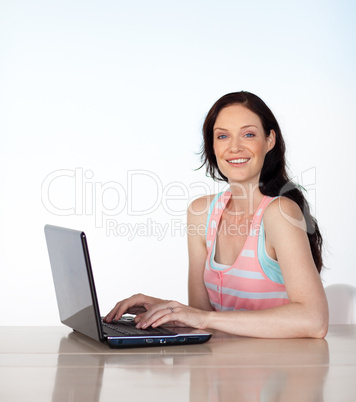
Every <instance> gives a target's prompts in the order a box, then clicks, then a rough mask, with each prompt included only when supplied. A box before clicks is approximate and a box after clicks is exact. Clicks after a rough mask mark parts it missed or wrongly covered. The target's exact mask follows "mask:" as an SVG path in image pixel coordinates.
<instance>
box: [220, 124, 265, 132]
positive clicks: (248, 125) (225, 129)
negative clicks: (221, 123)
mask: <svg viewBox="0 0 356 402" xmlns="http://www.w3.org/2000/svg"><path fill="white" fill-rule="evenodd" d="M248 127H256V128H258V127H257V126H255V125H254V124H247V125H246V126H242V127H240V129H242V128H248ZM215 130H222V131H229V130H228V129H227V128H221V127H215V128H214V131H215Z"/></svg>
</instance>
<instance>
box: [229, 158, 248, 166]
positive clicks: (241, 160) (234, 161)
mask: <svg viewBox="0 0 356 402" xmlns="http://www.w3.org/2000/svg"><path fill="white" fill-rule="evenodd" d="M249 160H250V158H237V159H229V160H227V162H228V163H230V164H231V165H242V164H244V163H246V162H248V161H249Z"/></svg>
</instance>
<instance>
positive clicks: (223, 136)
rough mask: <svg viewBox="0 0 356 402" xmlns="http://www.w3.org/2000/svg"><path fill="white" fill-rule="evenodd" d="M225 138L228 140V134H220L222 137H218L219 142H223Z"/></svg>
mask: <svg viewBox="0 0 356 402" xmlns="http://www.w3.org/2000/svg"><path fill="white" fill-rule="evenodd" d="M224 138H227V135H226V134H220V135H218V136H217V139H218V140H223V139H224Z"/></svg>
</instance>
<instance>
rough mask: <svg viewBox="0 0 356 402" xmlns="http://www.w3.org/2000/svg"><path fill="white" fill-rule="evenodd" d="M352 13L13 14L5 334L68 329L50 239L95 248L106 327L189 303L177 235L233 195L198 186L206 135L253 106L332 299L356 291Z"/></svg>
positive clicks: (253, 7)
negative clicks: (342, 288)
mask: <svg viewBox="0 0 356 402" xmlns="http://www.w3.org/2000/svg"><path fill="white" fill-rule="evenodd" d="M354 4H355V3H354V2H353V1H346V0H338V1H325V0H323V1H310V0H308V1H282V0H281V1H277V0H275V1H264V0H261V1H258V0H252V1H248V2H247V1H238V0H236V1H208V0H205V1H203V0H198V1H194V0H189V1H186V0H181V1H179V2H178V1H156V0H152V1H141V0H136V1H133V2H129V1H121V0H117V1H115V0H106V1H100V2H99V1H94V0H92V1H79V0H76V1H72V0H70V1H69V0H61V1H59V0H57V1H44V0H43V1H39V0H32V1H30V2H29V1H25V0H22V1H21V0H2V2H1V5H0V68H1V71H0V132H1V144H0V164H1V193H0V197H1V198H0V270H1V271H0V273H1V280H0V309H1V310H0V320H1V321H0V323H1V325H17V324H21V325H30V324H33V325H57V324H58V323H59V318H58V313H57V305H56V300H55V293H54V287H53V283H52V277H51V272H50V267H49V260H48V255H47V249H46V245H45V239H44V234H43V226H44V225H45V224H46V223H51V224H56V225H60V226H67V227H71V228H76V229H80V230H84V231H85V232H86V234H87V236H88V241H89V247H90V250H91V258H92V264H93V269H94V275H95V279H96V283H97V292H98V296H99V300H100V304H101V310H102V313H103V314H104V313H106V312H107V310H108V309H109V308H110V307H112V305H113V304H114V303H115V302H116V301H117V300H118V299H120V298H123V297H126V296H129V295H130V294H132V293H136V292H145V293H148V294H152V295H157V296H160V297H166V298H173V299H178V300H180V301H182V302H187V265H188V260H187V247H186V237H185V235H184V233H180V230H179V229H181V228H183V229H184V224H185V210H186V207H187V205H188V203H189V202H190V201H192V199H194V198H195V197H197V196H199V195H203V194H206V193H207V192H208V191H211V192H213V191H214V192H216V191H217V190H218V189H219V188H220V187H221V186H218V185H217V184H214V182H213V181H212V180H211V179H208V178H206V177H205V172H204V171H203V169H201V170H198V171H196V170H195V169H196V168H198V167H199V166H200V159H199V156H198V155H197V153H198V152H199V149H200V144H201V126H202V123H203V120H204V117H205V115H206V113H207V111H208V110H209V108H210V107H211V106H212V104H213V103H214V102H215V100H217V99H218V98H219V97H220V96H222V95H224V94H225V93H228V92H233V91H239V90H248V91H251V92H254V93H256V94H257V95H259V96H260V97H261V98H262V99H263V100H265V102H266V103H267V104H268V105H269V106H270V107H271V109H272V111H273V112H274V113H275V115H276V117H277V119H278V120H279V123H280V125H281V128H282V132H283V133H284V136H285V140H286V143H287V147H288V154H287V157H288V161H289V167H290V173H291V176H292V177H295V178H296V179H297V180H298V181H299V183H301V184H303V185H304V187H306V188H307V190H308V197H309V199H310V201H311V203H312V205H313V209H314V212H315V214H316V217H317V219H318V221H319V224H320V227H321V230H322V233H323V235H324V240H325V246H326V248H325V257H324V258H325V265H326V267H327V268H326V269H325V270H324V273H323V275H322V277H323V281H324V284H325V285H328V284H332V283H336V282H347V283H351V284H353V285H356V269H355V262H354V261H355V257H354V256H355V247H354V245H355V240H356V235H355V227H354V226H355V223H356V219H355V217H356V212H355V206H354V205H355V198H356V194H355V193H356V191H355V178H354V174H355V171H356V157H355V139H354V136H355V133H356V123H355V118H354V115H355V111H354V109H355V100H356V97H355V90H356V82H355V76H356V75H355V71H356V56H355V49H356V48H355V45H356V35H355V20H356V15H355V14H356V13H355V5H354ZM135 171H136V173H137V174H136V175H135V176H132V174H133V173H134V172H135ZM140 171H141V172H140ZM130 172H131V173H130ZM144 172H146V173H144ZM130 174H131V176H132V177H133V179H132V180H131V181H130V180H128V177H129V176H130ZM71 175H72V176H71ZM46 178H47V180H46ZM51 178H52V180H50V179H51ZM128 181H129V182H128ZM174 183H175V184H174ZM130 186H131V187H130ZM117 190H119V192H117ZM161 190H162V191H161ZM174 195H175V196H180V197H181V198H180V199H178V200H176V201H172V200H171V198H172V196H174ZM176 198H177V197H176ZM110 210H111V212H110ZM133 210H134V211H138V215H137V216H133V213H132V211H133ZM150 210H151V211H150ZM144 211H146V212H144ZM103 212H106V213H107V214H108V213H116V216H115V217H113V216H108V215H107V214H106V215H105V214H103ZM61 214H62V216H61ZM101 218H102V219H101ZM109 219H110V221H109ZM112 219H115V220H116V221H117V222H118V223H119V224H120V225H121V226H120V231H121V232H120V235H119V236H114V233H113V231H111V232H110V231H108V225H109V224H111V223H110V222H112V221H111V220H112ZM173 220H174V222H175V223H174V222H173ZM128 225H131V227H136V228H139V229H140V233H137V234H136V236H134V237H133V238H132V239H131V238H129V235H128V234H126V233H124V230H125V229H127V228H128V227H129V226H128ZM135 225H136V226H135ZM167 225H169V226H170V229H169V231H168V233H166V235H165V236H163V238H160V239H159V238H158V237H157V235H156V234H155V233H153V232H152V233H151V235H149V233H148V232H147V231H148V230H153V229H152V228H153V226H156V227H163V228H165V227H166V228H167V227H168V226H167ZM172 227H174V228H175V229H174V230H172ZM145 230H146V233H145ZM182 231H183V232H184V230H182Z"/></svg>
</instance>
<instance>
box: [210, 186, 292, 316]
mask: <svg viewBox="0 0 356 402" xmlns="http://www.w3.org/2000/svg"><path fill="white" fill-rule="evenodd" d="M230 197H231V192H230V191H225V192H224V193H222V194H221V195H220V197H219V198H218V199H217V201H216V202H215V204H214V206H213V209H212V211H211V215H210V218H209V222H208V223H207V235H206V245H207V250H208V256H207V259H206V263H205V270H204V283H205V286H206V289H207V292H208V295H209V299H210V303H211V305H212V306H213V307H214V308H215V310H220V311H228V310H263V309H267V308H271V307H277V306H281V305H283V304H287V303H289V299H288V296H287V292H286V288H285V285H284V284H281V283H276V282H273V281H272V280H271V279H269V278H268V277H267V276H266V274H265V273H264V271H263V269H262V267H261V264H260V262H259V260H258V252H257V246H258V238H259V236H258V233H259V228H260V225H261V220H262V216H263V213H264V211H265V209H266V207H267V206H268V204H269V203H270V202H271V201H272V200H273V199H274V198H272V197H268V196H264V197H263V199H262V201H261V203H260V205H259V207H258V208H257V210H256V212H255V215H254V216H253V219H252V222H251V226H250V232H249V235H248V236H247V239H246V241H245V244H244V246H243V249H242V250H241V252H240V254H239V256H238V257H237V259H236V261H235V262H234V264H233V265H231V267H228V268H226V269H223V270H217V269H214V268H213V267H212V264H211V261H212V259H213V258H214V255H212V253H213V250H214V251H215V247H214V242H215V240H216V235H217V230H218V227H219V222H220V219H221V216H222V213H223V211H224V209H225V207H226V204H227V203H228V201H229V199H230ZM213 203H214V201H213ZM213 203H212V204H213Z"/></svg>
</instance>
